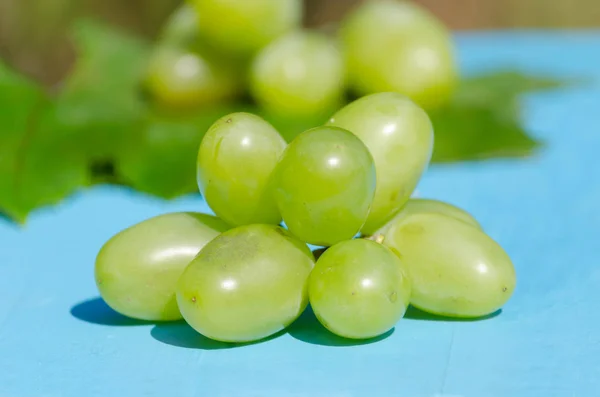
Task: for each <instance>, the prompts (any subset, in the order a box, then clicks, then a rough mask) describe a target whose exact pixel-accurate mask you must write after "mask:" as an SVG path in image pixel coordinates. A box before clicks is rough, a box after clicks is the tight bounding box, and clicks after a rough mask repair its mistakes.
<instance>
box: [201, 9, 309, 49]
mask: <svg viewBox="0 0 600 397" xmlns="http://www.w3.org/2000/svg"><path fill="white" fill-rule="evenodd" d="M191 4H192V5H193V6H194V7H195V9H196V12H197V13H198V17H199V20H200V33H201V35H202V37H203V38H204V39H206V40H207V41H208V42H210V43H211V44H212V45H213V46H215V47H217V48H221V49H223V50H224V51H228V52H230V53H232V54H237V55H241V56H248V55H251V54H252V53H254V52H256V51H257V50H259V49H261V48H262V47H264V46H265V45H267V44H268V43H269V42H271V41H272V40H274V39H276V38H277V37H279V36H282V35H284V34H285V33H288V32H290V31H292V30H295V29H296V28H298V27H299V26H300V24H301V22H302V11H303V4H302V1H301V0H251V1H249V0H191Z"/></svg>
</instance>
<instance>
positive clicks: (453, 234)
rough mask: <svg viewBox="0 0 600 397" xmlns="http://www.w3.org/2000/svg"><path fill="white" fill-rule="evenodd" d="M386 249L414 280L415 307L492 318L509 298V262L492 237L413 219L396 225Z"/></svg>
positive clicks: (450, 222) (460, 225)
mask: <svg viewBox="0 0 600 397" xmlns="http://www.w3.org/2000/svg"><path fill="white" fill-rule="evenodd" d="M383 244H384V245H386V246H387V247H389V248H391V249H392V251H394V252H395V253H397V254H398V255H399V256H400V258H401V260H402V263H403V264H404V266H405V268H406V269H407V271H408V276H409V277H410V279H411V282H412V286H413V290H412V297H411V304H413V305H414V306H416V307H418V308H419V309H422V310H424V311H427V312H430V313H434V314H439V315H444V316H451V317H480V316H485V315H488V314H491V313H494V312H495V311H497V310H498V309H500V308H501V307H502V306H503V305H504V304H505V303H506V302H507V301H508V299H509V298H510V297H511V295H512V293H513V290H514V288H515V284H516V275H515V270H514V268H513V265H512V262H511V261H510V258H509V257H508V255H507V254H506V252H504V250H503V249H502V248H501V247H500V246H499V245H498V244H497V243H496V242H495V241H494V240H492V239H491V238H490V237H489V236H487V235H486V234H485V233H483V232H482V231H481V230H480V229H477V228H475V227H473V226H471V225H469V224H467V223H465V222H463V221H460V220H458V219H455V218H451V217H448V216H445V215H441V214H435V213H429V214H415V215H412V216H410V217H408V218H406V219H405V220H402V221H401V222H399V223H398V224H395V225H393V226H392V227H391V228H390V229H389V230H388V231H387V233H386V234H385V236H384V240H383Z"/></svg>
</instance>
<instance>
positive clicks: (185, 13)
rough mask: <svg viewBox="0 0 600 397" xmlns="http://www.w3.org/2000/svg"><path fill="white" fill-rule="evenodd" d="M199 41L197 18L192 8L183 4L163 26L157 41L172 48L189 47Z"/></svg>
mask: <svg viewBox="0 0 600 397" xmlns="http://www.w3.org/2000/svg"><path fill="white" fill-rule="evenodd" d="M198 40H199V26H198V16H197V14H196V11H195V10H194V7H192V6H191V5H190V4H187V3H184V4H183V5H181V6H180V7H178V8H177V9H176V10H175V11H174V12H173V14H171V16H170V17H169V19H168V20H167V22H166V23H165V25H164V26H163V28H162V30H161V32H160V37H159V41H160V42H161V43H163V44H166V43H169V44H172V45H174V46H189V45H193V44H195V43H196V42H197V41H198Z"/></svg>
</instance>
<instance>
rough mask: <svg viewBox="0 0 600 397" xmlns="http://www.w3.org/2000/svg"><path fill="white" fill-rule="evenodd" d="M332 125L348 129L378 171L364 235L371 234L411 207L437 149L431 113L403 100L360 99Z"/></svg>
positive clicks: (383, 97)
mask: <svg viewBox="0 0 600 397" xmlns="http://www.w3.org/2000/svg"><path fill="white" fill-rule="evenodd" d="M329 125H334V126H337V127H341V128H345V129H347V130H349V131H351V132H352V133H354V134H355V135H356V136H358V137H359V138H360V139H361V140H362V141H363V142H364V144H365V145H366V146H367V148H369V151H370V152H371V155H372V156H373V159H374V161H375V167H376V169H377V191H376V192H375V200H374V202H373V206H372V208H371V212H370V214H369V218H368V219H367V222H366V224H365V225H364V227H363V229H362V232H363V234H367V235H368V234H372V233H374V232H375V231H377V229H378V228H379V227H381V226H382V225H384V224H385V223H386V222H387V221H388V220H390V219H391V218H392V217H393V216H394V214H395V213H397V212H398V211H399V210H400V208H402V206H403V205H404V204H405V203H406V202H407V201H408V199H409V198H410V195H411V193H412V192H413V190H414V189H415V187H416V186H417V183H418V182H419V179H420V178H421V175H422V174H423V172H424V171H425V170H426V169H427V166H428V165H429V160H430V159H431V152H432V149H433V127H432V125H431V121H430V120H429V117H428V116H427V113H425V111H423V109H421V108H420V107H419V106H417V105H415V104H414V103H413V102H412V101H411V100H409V99H408V98H406V97H405V96H403V95H401V94H396V93H380V94H373V95H369V96H366V97H363V98H360V99H358V100H356V101H354V102H352V103H350V104H349V105H347V106H346V107H344V108H342V109H341V110H340V111H338V112H337V113H336V114H335V115H334V116H333V117H332V118H331V120H330V121H329Z"/></svg>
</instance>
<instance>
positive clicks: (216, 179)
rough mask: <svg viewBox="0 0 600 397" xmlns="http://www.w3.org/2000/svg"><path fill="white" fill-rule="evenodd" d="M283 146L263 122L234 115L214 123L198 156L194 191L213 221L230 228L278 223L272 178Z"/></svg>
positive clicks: (276, 133)
mask: <svg viewBox="0 0 600 397" xmlns="http://www.w3.org/2000/svg"><path fill="white" fill-rule="evenodd" d="M285 147H286V143H285V141H284V139H283V138H282V137H281V136H280V135H279V133H278V132H277V131H276V130H275V129H274V128H273V127H272V126H271V125H270V124H269V123H267V122H266V121H265V120H263V119H261V118H260V117H258V116H255V115H252V114H249V113H233V114H230V115H228V116H225V117H222V118H220V119H219V120H217V121H216V122H215V123H214V124H213V125H212V126H211V127H210V129H209V130H208V131H207V133H206V135H205V136H204V138H203V139H202V143H201V144H200V149H199V151H198V167H197V171H198V173H197V176H198V186H199V187H200V191H201V192H202V195H203V196H204V198H205V199H206V202H207V203H208V205H209V206H210V207H211V208H212V210H213V211H215V213H216V214H217V216H219V217H221V218H222V219H223V220H225V221H226V222H228V223H230V224H232V225H246V224H250V223H273V224H276V223H279V222H280V221H281V216H280V214H279V210H278V209H277V204H276V203H275V199H274V197H273V185H272V184H271V174H272V173H273V170H274V169H275V166H276V165H277V162H278V161H279V158H280V157H281V155H282V153H283V151H284V149H285Z"/></svg>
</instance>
